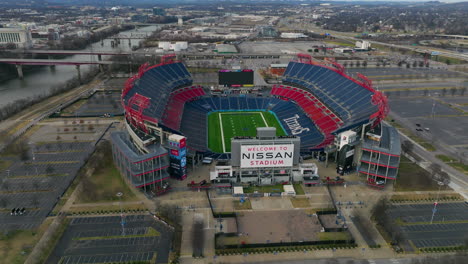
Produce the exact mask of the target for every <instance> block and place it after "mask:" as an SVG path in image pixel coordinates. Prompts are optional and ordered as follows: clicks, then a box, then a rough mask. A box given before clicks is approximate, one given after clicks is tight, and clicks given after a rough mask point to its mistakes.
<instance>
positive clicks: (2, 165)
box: [0, 160, 13, 171]
mask: <svg viewBox="0 0 468 264" xmlns="http://www.w3.org/2000/svg"><path fill="white" fill-rule="evenodd" d="M12 163H13V162H12V161H11V160H0V171H4V170H6V169H8V168H9V167H10V166H11V164H12Z"/></svg>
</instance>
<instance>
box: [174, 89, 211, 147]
mask: <svg viewBox="0 0 468 264" xmlns="http://www.w3.org/2000/svg"><path fill="white" fill-rule="evenodd" d="M205 100H206V98H205V99H202V100H197V101H192V102H188V103H186V104H185V107H184V111H183V115H182V123H181V126H180V131H181V132H182V133H183V134H184V135H185V136H186V137H187V146H188V148H189V149H192V150H196V151H200V152H206V151H207V141H206V137H207V128H206V126H207V119H206V118H207V114H208V110H207V109H205V108H204V107H203V106H202V105H203V102H204V101H205Z"/></svg>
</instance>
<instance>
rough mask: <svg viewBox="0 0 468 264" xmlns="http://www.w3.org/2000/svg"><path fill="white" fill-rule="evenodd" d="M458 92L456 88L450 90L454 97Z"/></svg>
mask: <svg viewBox="0 0 468 264" xmlns="http://www.w3.org/2000/svg"><path fill="white" fill-rule="evenodd" d="M456 92H457V88H455V87H452V88H450V94H451V95H452V96H455V93H456Z"/></svg>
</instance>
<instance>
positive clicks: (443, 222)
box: [389, 203, 468, 248]
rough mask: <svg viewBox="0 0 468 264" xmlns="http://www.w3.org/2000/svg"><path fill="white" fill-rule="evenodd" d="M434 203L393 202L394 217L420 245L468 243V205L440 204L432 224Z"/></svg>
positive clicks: (409, 236) (441, 245)
mask: <svg viewBox="0 0 468 264" xmlns="http://www.w3.org/2000/svg"><path fill="white" fill-rule="evenodd" d="M433 208H434V204H398V205H392V206H391V209H390V210H389V214H390V217H391V218H392V219H394V220H397V219H399V220H400V221H402V222H403V224H402V225H400V228H401V230H402V231H403V234H404V236H405V238H406V239H408V240H411V241H412V242H413V244H414V245H415V246H416V247H418V248H424V247H448V246H458V245H463V244H464V243H465V239H466V238H467V236H468V204H467V203H439V204H438V205H437V210H436V213H435V215H434V219H433V223H432V224H430V221H431V217H432V213H433V211H432V210H433Z"/></svg>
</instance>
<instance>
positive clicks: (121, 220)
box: [116, 192, 125, 236]
mask: <svg viewBox="0 0 468 264" xmlns="http://www.w3.org/2000/svg"><path fill="white" fill-rule="evenodd" d="M116 196H117V197H119V206H120V224H121V225H122V236H125V217H124V214H123V211H122V196H123V193H122V192H118V193H117V194H116Z"/></svg>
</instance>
